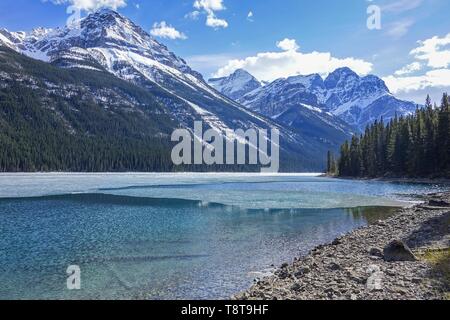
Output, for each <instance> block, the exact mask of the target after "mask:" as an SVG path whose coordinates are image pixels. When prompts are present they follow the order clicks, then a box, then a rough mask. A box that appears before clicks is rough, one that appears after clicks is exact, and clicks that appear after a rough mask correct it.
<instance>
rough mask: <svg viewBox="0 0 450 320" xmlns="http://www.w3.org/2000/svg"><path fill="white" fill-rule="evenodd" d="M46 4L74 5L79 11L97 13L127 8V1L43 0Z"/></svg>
mask: <svg viewBox="0 0 450 320" xmlns="http://www.w3.org/2000/svg"><path fill="white" fill-rule="evenodd" d="M43 1H44V2H48V1H50V2H53V3H54V4H67V5H72V6H74V7H75V8H77V9H79V10H85V11H95V10H98V9H101V8H109V9H113V10H117V9H118V8H121V7H125V6H126V5H127V0H43Z"/></svg>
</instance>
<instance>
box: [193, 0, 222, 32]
mask: <svg viewBox="0 0 450 320" xmlns="http://www.w3.org/2000/svg"><path fill="white" fill-rule="evenodd" d="M194 8H195V9H197V10H199V11H194V12H195V14H194V12H191V13H190V14H191V15H192V14H194V16H193V17H194V18H195V19H196V18H198V15H199V14H200V12H202V13H204V14H206V25H207V26H208V27H212V28H214V29H218V28H227V27H228V22H227V21H226V20H225V19H220V18H218V17H217V16H216V11H222V10H225V9H226V8H225V6H224V4H223V0H196V1H195V2H194ZM190 14H188V15H190Z"/></svg>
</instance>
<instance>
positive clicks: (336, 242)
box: [331, 238, 342, 246]
mask: <svg viewBox="0 0 450 320" xmlns="http://www.w3.org/2000/svg"><path fill="white" fill-rule="evenodd" d="M341 243H342V241H341V239H339V238H337V239H334V241H333V242H332V243H331V244H332V245H333V246H337V245H340V244H341Z"/></svg>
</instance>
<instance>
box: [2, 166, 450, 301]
mask: <svg viewBox="0 0 450 320" xmlns="http://www.w3.org/2000/svg"><path fill="white" fill-rule="evenodd" d="M446 188H447V187H446V186H443V185H437V184H436V185H433V184H409V183H389V182H381V181H351V180H340V179H329V178H322V177H317V176H314V175H306V174H286V175H261V174H189V173H184V174H181V173H180V174H137V173H124V174H62V173H49V174H0V283H1V284H0V299H226V298H229V297H230V296H231V295H233V294H234V293H237V292H239V291H242V290H245V289H247V288H248V287H249V286H250V285H251V284H252V283H253V281H254V279H255V278H260V277H262V276H264V275H268V274H270V272H271V271H272V270H273V268H274V267H278V266H279V265H281V264H282V263H283V262H291V261H292V260H293V258H294V257H299V256H302V255H305V254H306V253H307V252H308V251H309V250H311V249H312V248H314V247H315V246H317V245H319V244H323V243H327V242H330V241H332V240H333V239H334V238H336V237H337V236H339V235H341V234H344V233H348V232H350V231H351V230H354V229H355V228H358V227H361V226H365V225H367V224H369V223H372V222H375V221H378V220H380V219H383V218H386V217H388V216H390V215H392V214H393V212H394V211H395V210H396V209H395V208H398V207H401V206H406V205H411V204H412V203H414V202H416V201H418V199H419V198H418V195H419V196H420V195H421V194H425V193H430V192H437V191H443V190H445V189H446ZM70 265H77V266H79V267H80V270H81V289H80V290H68V289H67V286H66V280H67V277H68V275H67V273H66V270H67V268H68V266H70Z"/></svg>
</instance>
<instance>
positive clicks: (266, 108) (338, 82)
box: [237, 68, 417, 130]
mask: <svg viewBox="0 0 450 320" xmlns="http://www.w3.org/2000/svg"><path fill="white" fill-rule="evenodd" d="M237 101H238V102H239V103H241V104H242V105H244V106H246V107H247V108H249V109H250V110H253V111H255V112H258V113H261V114H263V115H266V116H268V117H272V118H274V117H277V118H278V117H279V116H280V115H281V114H283V113H285V112H286V111H287V110H289V109H291V108H292V107H296V108H300V109H303V111H304V112H308V111H306V110H304V109H305V108H306V107H305V106H308V107H309V111H314V110H315V113H316V115H317V116H320V115H322V116H323V115H324V114H326V115H327V116H330V117H332V116H336V117H338V118H339V119H341V120H343V121H345V122H346V123H347V124H348V125H350V126H353V127H356V128H358V129H359V130H364V128H365V127H366V126H367V125H368V124H370V123H372V122H374V121H375V120H376V119H380V118H381V117H383V118H384V119H385V120H389V119H391V118H393V117H394V116H395V114H397V115H406V114H410V113H412V112H414V111H415V109H416V107H417V106H416V105H415V104H414V103H411V102H406V101H402V100H398V99H396V98H395V97H394V96H393V95H392V94H391V93H390V92H389V89H388V88H387V86H386V84H385V83H384V81H383V80H381V79H380V78H378V77H376V76H373V75H368V76H365V77H360V76H358V75H357V74H356V73H355V72H353V71H352V70H351V69H349V68H341V69H337V70H335V71H334V72H332V73H331V74H329V75H328V77H327V78H326V79H325V80H324V79H322V77H321V76H320V75H318V74H312V75H307V76H302V75H300V76H293V77H289V78H283V79H278V80H275V81H274V82H272V83H270V84H267V85H265V86H262V87H259V88H257V89H255V90H253V91H251V92H249V93H247V94H245V95H243V96H241V97H239V98H237ZM306 109H308V108H306ZM321 113H322V114H321ZM327 120H328V121H333V120H332V119H327Z"/></svg>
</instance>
